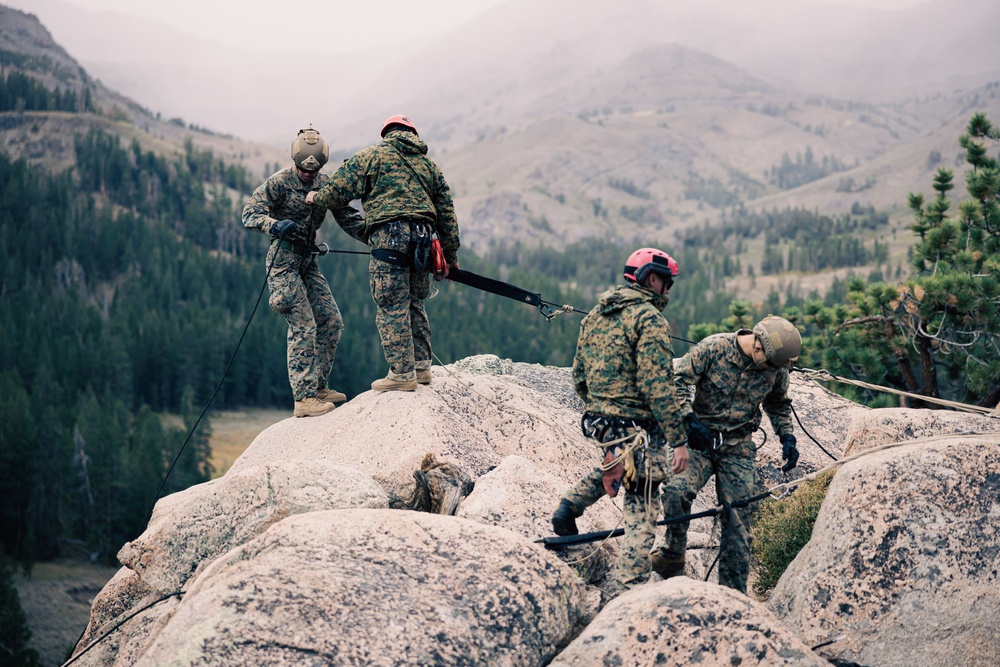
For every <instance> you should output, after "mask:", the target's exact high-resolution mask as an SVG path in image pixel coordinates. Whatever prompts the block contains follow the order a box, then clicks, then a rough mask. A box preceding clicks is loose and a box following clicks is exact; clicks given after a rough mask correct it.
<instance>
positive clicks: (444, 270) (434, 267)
mask: <svg viewBox="0 0 1000 667" xmlns="http://www.w3.org/2000/svg"><path fill="white" fill-rule="evenodd" d="M431 273H433V274H434V280H441V279H442V278H447V277H448V262H446V261H444V248H442V247H441V239H439V238H438V237H437V234H435V235H434V240H433V241H431Z"/></svg>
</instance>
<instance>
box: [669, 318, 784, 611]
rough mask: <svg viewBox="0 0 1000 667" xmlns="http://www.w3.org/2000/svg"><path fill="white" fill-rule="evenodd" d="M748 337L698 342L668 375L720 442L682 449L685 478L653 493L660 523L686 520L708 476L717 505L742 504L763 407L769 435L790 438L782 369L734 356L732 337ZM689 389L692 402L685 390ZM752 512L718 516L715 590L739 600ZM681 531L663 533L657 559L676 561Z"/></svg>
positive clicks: (749, 486) (748, 492)
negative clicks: (734, 592) (711, 446)
mask: <svg viewBox="0 0 1000 667" xmlns="http://www.w3.org/2000/svg"><path fill="white" fill-rule="evenodd" d="M744 334H749V335H753V334H752V332H751V331H748V330H745V329H742V330H740V331H738V332H736V333H727V334H716V335H714V336H709V337H708V338H705V339H704V340H702V341H701V342H699V343H698V344H697V345H695V346H694V347H693V348H692V349H691V350H690V351H689V352H688V353H687V354H685V355H684V356H683V357H681V358H680V359H678V361H677V366H676V368H675V378H676V382H677V390H678V394H679V395H680V396H681V399H682V401H683V402H684V404H685V408H684V409H683V414H687V413H689V412H691V410H692V408H693V410H694V413H695V414H696V415H697V416H698V419H699V420H701V422H702V423H703V424H705V426H707V427H708V428H709V429H711V430H712V431H715V432H719V433H722V434H723V437H724V439H723V441H722V444H721V445H720V446H719V447H718V448H717V449H712V450H710V451H694V450H690V448H689V450H690V451H689V453H688V455H689V458H688V467H687V470H685V471H684V472H682V473H680V474H679V475H672V476H671V477H670V478H669V479H667V480H665V481H664V483H663V484H662V485H661V487H660V495H661V501H662V503H663V510H664V516H665V517H667V518H670V517H672V516H682V515H685V514H690V513H691V503H692V501H694V498H695V496H696V495H697V494H698V492H699V491H700V490H701V488H702V487H703V486H705V484H707V483H708V480H709V479H710V478H711V477H712V475H715V489H716V495H717V497H718V500H719V503H720V504H726V503H731V502H733V501H734V500H740V499H743V498H749V497H750V496H752V495H754V490H755V488H756V486H755V485H756V469H755V466H754V459H755V455H756V448H755V445H754V443H753V440H751V438H750V436H751V435H752V433H753V431H755V430H756V428H757V427H758V426H759V425H760V419H761V413H760V408H761V406H762V405H763V407H764V410H765V411H766V412H767V415H768V418H769V419H770V420H771V425H772V426H773V427H774V430H775V432H776V433H777V434H778V435H779V436H780V435H782V434H784V433H791V432H792V414H791V405H792V402H791V399H789V398H788V369H787V368H781V369H761V368H758V367H757V366H756V365H755V364H754V363H753V359H752V358H750V357H748V356H747V355H746V354H744V353H743V351H742V350H740V348H739V344H738V343H737V340H736V337H737V336H738V335H744ZM692 387H693V388H694V400H693V402H692V400H691V395H690V393H691V392H690V389H691V388H692ZM752 512H753V510H752V508H743V509H736V510H733V512H732V514H731V515H727V514H725V513H724V514H723V515H722V545H721V547H720V550H719V551H720V553H719V583H720V584H722V585H723V586H728V587H729V588H734V589H736V590H738V591H740V592H742V593H746V591H747V575H748V574H749V571H750V544H751V540H752V538H751V536H750V518H751V515H752ZM687 529H688V525H687V524H686V523H682V524H671V525H668V526H667V531H666V542H665V544H664V546H663V547H662V548H661V552H660V553H661V555H663V556H664V557H665V558H667V559H669V560H674V559H679V558H683V556H684V551H685V549H686V548H687Z"/></svg>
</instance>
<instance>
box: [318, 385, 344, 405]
mask: <svg viewBox="0 0 1000 667" xmlns="http://www.w3.org/2000/svg"><path fill="white" fill-rule="evenodd" d="M316 398H318V399H319V400H321V401H327V402H329V403H333V404H337V403H343V402H344V401H346V400H347V394H342V393H340V392H339V391H337V390H336V389H327V388H323V389H318V390H317V391H316Z"/></svg>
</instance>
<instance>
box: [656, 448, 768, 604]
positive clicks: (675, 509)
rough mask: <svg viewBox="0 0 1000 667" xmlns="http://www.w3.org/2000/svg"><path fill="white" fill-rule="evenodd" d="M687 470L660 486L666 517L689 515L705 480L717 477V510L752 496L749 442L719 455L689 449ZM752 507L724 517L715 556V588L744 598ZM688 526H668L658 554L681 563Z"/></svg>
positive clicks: (753, 481)
mask: <svg viewBox="0 0 1000 667" xmlns="http://www.w3.org/2000/svg"><path fill="white" fill-rule="evenodd" d="M688 452H689V458H688V467H687V470H685V471H684V472H682V473H681V474H679V475H670V476H669V477H668V478H667V479H666V480H665V481H664V483H663V484H662V485H661V486H660V498H661V500H662V502H663V510H664V517H665V518H667V519H669V518H670V517H673V516H682V515H685V514H690V513H691V503H692V502H693V501H694V499H695V497H696V496H697V495H698V492H699V491H700V490H701V488H702V487H703V486H705V484H707V483H708V480H709V478H711V477H712V475H715V492H716V496H717V497H718V500H719V503H720V504H726V503H731V502H733V501H734V500H741V499H743V498H748V497H750V496H752V495H753V494H754V488H755V486H754V485H755V484H756V476H755V474H756V471H755V468H754V458H755V455H756V449H755V446H754V443H753V441H752V440H750V439H748V438H747V439H744V438H739V439H734V440H733V441H726V442H725V443H724V444H723V445H722V446H721V447H719V448H718V449H714V450H710V451H696V450H693V449H691V448H690V447H689V448H688ZM752 513H753V509H752V508H751V507H744V508H739V509H736V508H734V509H733V510H732V511H731V512H723V513H722V515H721V517H722V543H721V547H720V553H719V583H720V584H721V585H723V586H728V587H729V588H734V589H736V590H738V591H740V592H741V593H746V592H747V576H748V575H749V574H750V544H751V541H752V537H751V535H750V519H751V515H752ZM687 531H688V524H687V523H675V524H668V525H667V535H666V543H665V545H664V547H663V549H662V553H663V555H664V556H666V557H667V558H669V559H680V558H683V557H684V552H685V550H686V549H687Z"/></svg>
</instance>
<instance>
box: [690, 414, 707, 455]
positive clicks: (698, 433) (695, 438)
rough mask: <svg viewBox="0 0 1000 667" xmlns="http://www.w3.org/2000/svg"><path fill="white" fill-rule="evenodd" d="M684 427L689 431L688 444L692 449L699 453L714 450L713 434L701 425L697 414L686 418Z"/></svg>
mask: <svg viewBox="0 0 1000 667" xmlns="http://www.w3.org/2000/svg"><path fill="white" fill-rule="evenodd" d="M684 425H685V427H686V429H687V436H688V444H689V445H691V449H697V450H698V451H708V450H710V449H712V432H711V431H709V430H708V427H707V426H705V425H704V424H702V423H701V420H699V419H698V416H697V415H696V414H695V413H693V412H692V413H690V414H688V415H685V416H684Z"/></svg>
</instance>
